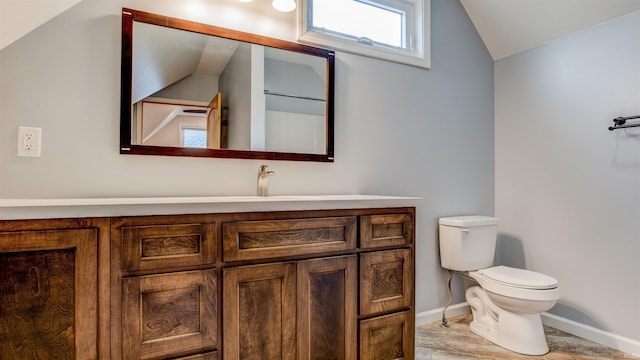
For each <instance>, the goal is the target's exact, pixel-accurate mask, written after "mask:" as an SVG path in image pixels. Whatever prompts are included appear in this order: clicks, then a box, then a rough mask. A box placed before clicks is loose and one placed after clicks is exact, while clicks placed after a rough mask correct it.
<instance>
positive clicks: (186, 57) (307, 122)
mask: <svg viewBox="0 0 640 360" xmlns="http://www.w3.org/2000/svg"><path fill="white" fill-rule="evenodd" d="M122 54H123V55H122V102H121V107H122V110H121V153H125V154H149V155H172V156H205V157H231V158H247V159H272V160H301V161H324V162H326V161H333V157H334V153H333V139H334V133H333V132H334V124H333V96H334V95H333V94H334V90H333V82H334V66H335V60H334V53H333V52H332V51H329V50H324V49H319V48H315V47H310V46H306V45H301V44H296V43H290V42H285V41H282V40H277V39H271V38H266V37H261V36H257V35H253V34H247V33H242V32H237V31H233V30H228V29H223V28H218V27H215V26H211V25H206V24H199V23H194V22H190V21H185V20H180V19H173V18H169V17H165V16H161V15H156V14H150V13H146V12H140V11H136V10H131V9H123V51H122ZM203 133H204V134H203ZM192 136H199V139H200V140H198V142H191V140H190V139H192ZM203 137H204V139H202V138H203ZM203 144H204V145H203Z"/></svg>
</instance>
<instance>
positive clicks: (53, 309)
mask: <svg viewBox="0 0 640 360" xmlns="http://www.w3.org/2000/svg"><path fill="white" fill-rule="evenodd" d="M107 224H108V222H104V221H100V220H88V221H69V220H60V221H31V222H23V221H19V222H11V221H6V222H3V221H0V274H1V278H0V358H2V359H97V358H98V357H99V354H106V356H107V357H108V356H109V354H108V347H107V345H108V344H107V343H106V342H101V341H100V338H99V333H98V332H99V318H101V317H103V315H104V316H106V315H105V314H106V313H105V312H102V311H103V310H105V309H106V308H107V307H106V303H104V302H102V301H101V299H100V298H99V296H98V294H99V292H102V293H103V292H104V288H103V285H105V283H99V281H98V279H99V275H98V274H99V273H101V272H102V271H105V272H104V273H102V274H101V276H102V277H103V278H104V277H108V273H106V271H108V270H107V268H106V267H105V266H102V267H101V266H100V264H98V253H99V251H100V250H102V249H104V248H103V247H101V245H102V244H104V242H105V240H106V239H107V238H106V236H108V231H107V230H108V225H107ZM102 265H104V264H102ZM101 312H102V313H101ZM101 329H102V328H101Z"/></svg>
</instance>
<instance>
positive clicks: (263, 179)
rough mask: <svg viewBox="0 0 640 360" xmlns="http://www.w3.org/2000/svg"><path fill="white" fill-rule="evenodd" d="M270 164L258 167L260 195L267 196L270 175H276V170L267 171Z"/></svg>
mask: <svg viewBox="0 0 640 360" xmlns="http://www.w3.org/2000/svg"><path fill="white" fill-rule="evenodd" d="M268 166H269V165H260V168H258V196H267V193H268V190H269V186H268V185H269V184H268V180H269V176H271V175H275V172H274V171H267V167H268Z"/></svg>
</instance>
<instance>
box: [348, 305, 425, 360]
mask: <svg viewBox="0 0 640 360" xmlns="http://www.w3.org/2000/svg"><path fill="white" fill-rule="evenodd" d="M414 324H415V321H414V316H413V311H404V312H401V313H396V314H391V315H386V316H380V317H376V318H373V319H367V320H362V321H360V360H400V359H402V360H413V357H414V351H415V350H414V333H415V330H414V327H415V325H414Z"/></svg>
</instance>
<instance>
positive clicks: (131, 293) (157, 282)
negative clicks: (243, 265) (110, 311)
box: [122, 269, 218, 359]
mask: <svg viewBox="0 0 640 360" xmlns="http://www.w3.org/2000/svg"><path fill="white" fill-rule="evenodd" d="M217 293H218V290H217V288H216V271H215V270H213V269H210V270H199V271H188V272H180V273H171V274H162V275H149V276H139V277H132V278H125V279H123V280H122V319H123V320H122V352H123V357H124V358H125V359H150V358H158V357H165V358H166V357H171V356H172V355H174V356H175V355H180V354H185V353H189V352H192V353H193V352H195V351H202V350H214V349H215V347H216V344H217V339H218V336H217V331H218V325H217V321H216V313H217ZM204 359H207V357H204Z"/></svg>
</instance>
